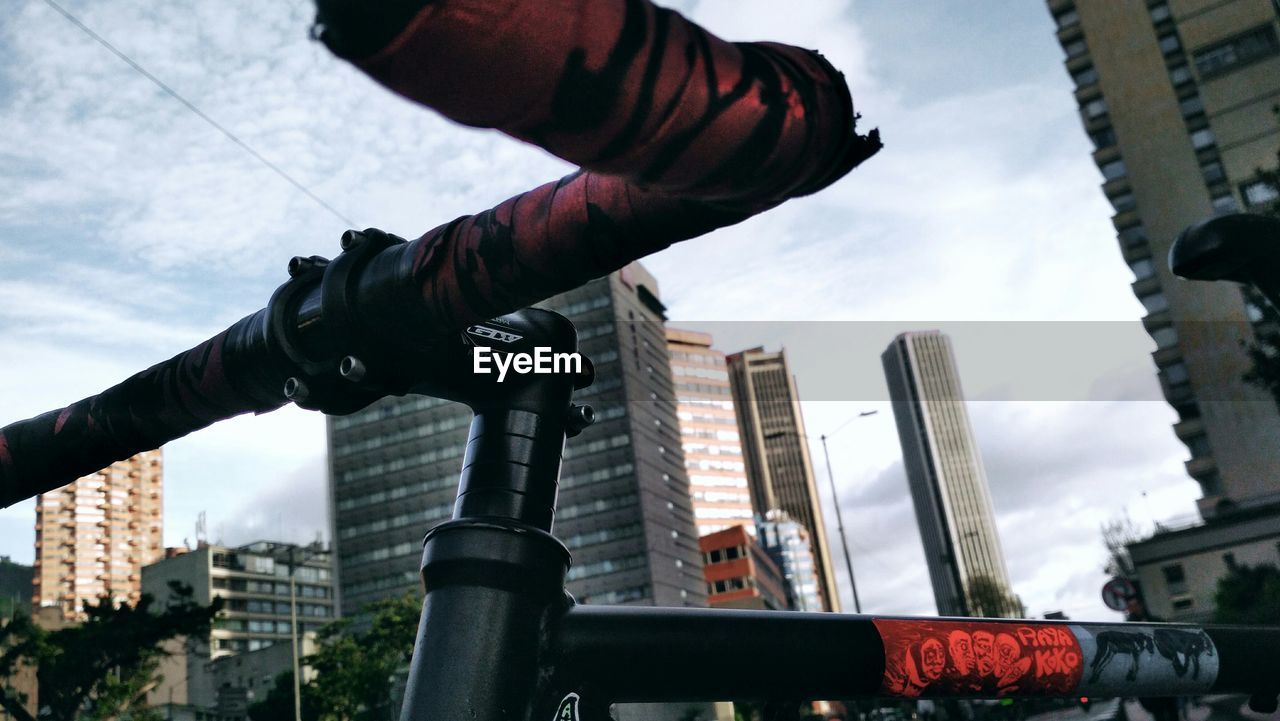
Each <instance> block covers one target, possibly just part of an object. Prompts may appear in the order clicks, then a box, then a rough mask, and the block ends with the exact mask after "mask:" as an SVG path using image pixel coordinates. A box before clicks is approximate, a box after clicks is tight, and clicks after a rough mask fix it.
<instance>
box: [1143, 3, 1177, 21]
mask: <svg viewBox="0 0 1280 721" xmlns="http://www.w3.org/2000/svg"><path fill="white" fill-rule="evenodd" d="M1147 10H1149V11H1150V12H1151V22H1153V23H1160V22H1164V21H1165V20H1168V19H1169V18H1171V17H1173V13H1171V12H1169V6H1168V5H1167V4H1165V3H1160V4H1159V5H1152V6H1151V7H1149V8H1147Z"/></svg>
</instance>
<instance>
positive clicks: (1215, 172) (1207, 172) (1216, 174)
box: [1200, 160, 1227, 185]
mask: <svg viewBox="0 0 1280 721" xmlns="http://www.w3.org/2000/svg"><path fill="white" fill-rule="evenodd" d="M1200 173H1201V174H1202V175H1204V182H1206V183H1209V184H1210V185H1212V184H1214V183H1221V182H1222V181H1224V180H1226V179H1227V173H1226V171H1224V170H1223V169H1222V163H1221V162H1219V161H1217V160H1210V161H1209V162H1207V163H1202V164H1201V165H1200Z"/></svg>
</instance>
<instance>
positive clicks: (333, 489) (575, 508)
mask: <svg viewBox="0 0 1280 721" xmlns="http://www.w3.org/2000/svg"><path fill="white" fill-rule="evenodd" d="M542 305H544V306H545V307H547V308H550V309H552V310H556V311H558V312H560V313H562V314H564V315H565V316H567V317H568V318H569V319H570V320H572V321H573V322H574V324H575V325H576V326H577V328H578V338H579V343H580V347H581V350H582V352H583V353H584V354H585V355H586V356H587V357H589V358H590V359H591V360H592V362H593V363H594V364H595V369H596V379H595V383H594V384H593V385H592V386H591V387H590V388H588V389H586V390H584V391H580V392H579V393H577V394H576V395H575V397H576V399H577V400H578V401H579V402H584V403H589V404H591V405H592V406H593V407H594V408H595V410H596V415H597V421H596V423H595V425H593V426H591V427H590V428H588V429H587V430H586V431H584V432H583V433H582V435H580V436H578V437H576V438H572V439H569V441H568V443H567V445H566V448H565V454H564V465H563V467H562V470H561V478H560V495H559V502H558V510H557V513H556V519H555V526H554V528H553V532H554V533H555V535H556V536H557V537H558V538H560V539H561V540H563V541H564V542H565V544H566V545H567V546H568V547H569V549H570V551H572V552H573V567H572V568H571V569H570V571H569V589H570V591H571V592H572V593H573V594H574V596H575V597H576V598H577V599H578V600H579V601H582V602H585V603H632V604H645V605H661V606H682V605H688V606H705V605H706V583H705V582H704V580H703V577H702V555H701V552H700V551H699V548H698V536H697V531H696V527H695V524H694V516H693V508H692V506H691V503H690V497H689V482H688V477H687V475H686V472H685V468H684V455H683V453H682V451H681V436H680V428H679V421H678V419H677V417H676V408H675V402H674V398H675V395H676V394H675V389H674V386H673V384H672V377H671V366H670V361H669V359H668V356H667V343H666V334H665V329H664V325H663V321H664V319H665V316H664V311H665V309H664V307H663V305H662V303H661V301H660V300H659V299H658V288H657V283H656V281H655V280H654V279H653V277H652V276H651V275H649V273H648V272H647V271H645V270H644V268H643V267H642V266H640V265H639V264H632V265H630V266H627V267H626V268H624V269H622V270H620V271H618V272H616V273H613V274H611V275H609V276H608V277H605V278H601V279H598V280H595V281H592V282H590V283H588V284H586V285H584V286H582V287H580V288H578V289H576V290H573V291H570V292H568V293H565V294H562V295H560V296H557V297H555V298H553V299H551V300H550V301H548V302H547V303H544V304H542ZM470 419H471V413H470V411H469V410H467V409H466V408H464V407H462V406H460V405H457V404H452V403H445V402H443V401H438V400H435V399H431V398H414V397H410V398H393V399H387V400H384V401H381V402H379V403H377V404H374V405H373V406H371V407H369V408H367V409H365V410H363V411H361V412H359V413H355V414H353V415H350V416H345V417H340V418H330V419H329V463H330V499H331V503H332V509H333V513H332V516H331V517H332V518H333V522H334V534H333V537H334V539H335V544H336V547H337V567H338V582H339V589H340V591H339V593H340V600H341V605H342V612H343V614H344V615H349V614H354V613H357V612H358V611H359V609H360V608H361V607H362V606H364V605H365V604H366V603H368V602H369V601H371V600H374V599H377V598H383V597H386V596H388V595H393V594H399V593H403V592H404V591H406V590H408V589H413V588H417V587H418V586H419V583H420V582H419V579H418V565H419V561H420V560H421V554H422V536H423V534H424V533H425V532H426V531H427V529H428V528H430V527H431V526H434V525H435V524H437V523H440V522H441V521H444V520H447V519H448V518H449V517H450V514H451V513H452V509H453V502H454V498H455V494H456V492H457V487H458V473H459V469H460V467H461V461H462V452H463V450H464V445H465V443H466V438H467V427H468V424H469V422H470Z"/></svg>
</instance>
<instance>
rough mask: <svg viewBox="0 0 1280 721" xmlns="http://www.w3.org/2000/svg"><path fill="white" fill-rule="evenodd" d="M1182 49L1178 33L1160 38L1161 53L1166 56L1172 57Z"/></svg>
mask: <svg viewBox="0 0 1280 721" xmlns="http://www.w3.org/2000/svg"><path fill="white" fill-rule="evenodd" d="M1181 49H1182V43H1181V42H1180V41H1179V40H1178V34H1177V33H1169V34H1168V35H1161V36H1160V52H1162V53H1164V54H1165V55H1172V54H1174V53H1176V52H1178V51H1179V50H1181Z"/></svg>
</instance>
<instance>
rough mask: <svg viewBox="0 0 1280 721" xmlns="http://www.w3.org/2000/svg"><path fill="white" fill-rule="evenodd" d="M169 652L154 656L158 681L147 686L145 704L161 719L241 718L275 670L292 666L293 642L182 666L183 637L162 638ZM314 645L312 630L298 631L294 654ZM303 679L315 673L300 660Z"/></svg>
mask: <svg viewBox="0 0 1280 721" xmlns="http://www.w3.org/2000/svg"><path fill="white" fill-rule="evenodd" d="M166 648H167V650H169V651H170V653H171V655H170V656H168V657H166V658H163V659H162V660H161V661H160V668H159V674H160V676H161V677H162V681H161V682H160V684H159V685H158V686H157V687H156V688H155V689H154V690H152V691H151V692H150V693H149V694H148V696H147V701H148V703H149V705H150V706H151V707H152V708H154V709H155V710H157V711H159V712H160V714H161V715H162V716H163V717H164V718H165V719H166V720H167V719H181V718H190V719H191V721H244V720H245V719H246V718H248V712H249V706H251V705H253V704H255V703H257V702H259V701H262V700H263V699H265V698H266V697H267V694H269V693H271V689H273V688H275V685H276V679H277V677H279V676H280V674H282V673H284V672H286V671H289V672H292V671H293V647H292V645H291V644H288V643H277V644H273V645H271V646H266V647H264V648H260V649H258V650H257V651H246V652H244V653H237V654H234V655H229V656H220V657H218V658H215V659H210V658H207V657H206V658H200V659H198V665H195V666H190V667H189V666H188V658H187V656H186V654H185V651H186V643H185V639H175V640H172V641H170V642H169V643H168V644H167V647H166ZM317 649H318V646H317V642H316V634H315V632H314V631H308V632H307V633H304V634H301V635H299V637H298V656H299V658H305V657H307V656H309V655H311V654H313V653H315V652H316V650H317ZM301 669H302V673H301V676H300V678H302V681H303V683H306V682H307V681H310V680H311V679H313V678H315V671H314V670H312V669H311V668H309V667H307V666H302V667H301Z"/></svg>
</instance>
